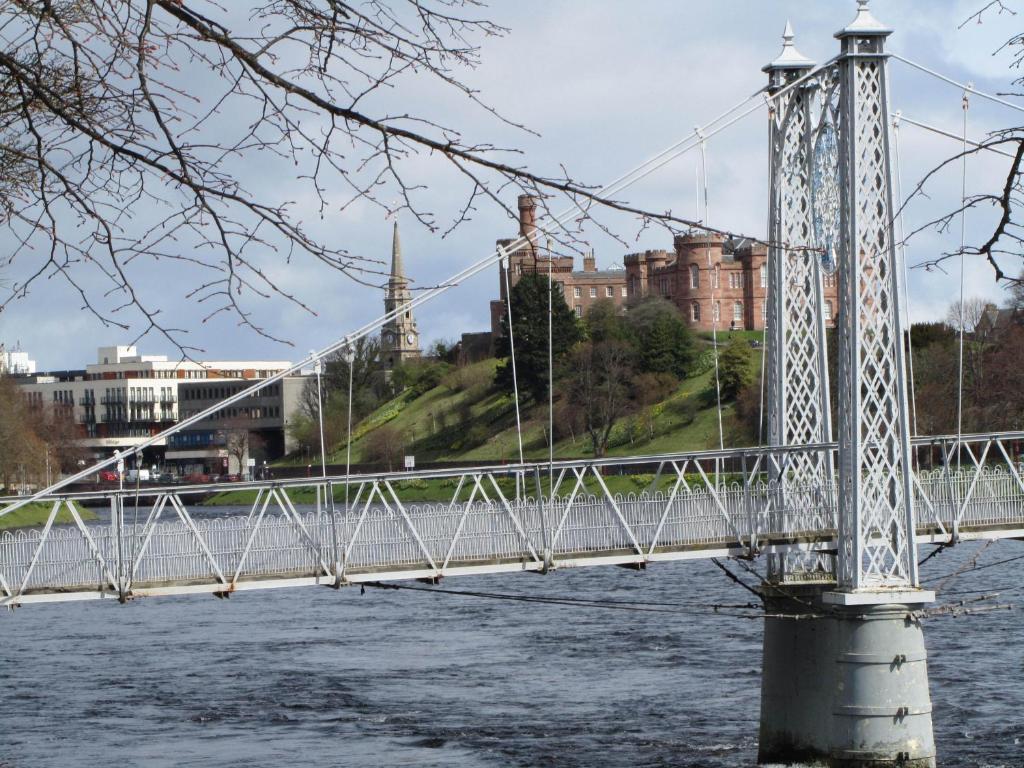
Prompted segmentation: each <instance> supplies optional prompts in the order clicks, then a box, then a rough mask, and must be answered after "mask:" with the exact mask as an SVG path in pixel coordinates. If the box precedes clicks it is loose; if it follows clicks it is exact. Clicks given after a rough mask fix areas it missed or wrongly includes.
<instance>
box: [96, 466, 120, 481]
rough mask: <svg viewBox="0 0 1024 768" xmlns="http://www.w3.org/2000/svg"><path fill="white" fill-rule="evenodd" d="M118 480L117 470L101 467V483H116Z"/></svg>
mask: <svg viewBox="0 0 1024 768" xmlns="http://www.w3.org/2000/svg"><path fill="white" fill-rule="evenodd" d="M117 480H118V475H117V472H115V471H114V470H112V469H101V470H100V482H101V483H116V482H117Z"/></svg>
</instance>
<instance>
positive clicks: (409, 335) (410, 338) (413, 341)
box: [405, 333, 416, 344]
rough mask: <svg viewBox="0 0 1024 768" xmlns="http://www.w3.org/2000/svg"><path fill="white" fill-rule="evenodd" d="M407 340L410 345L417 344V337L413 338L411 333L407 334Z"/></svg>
mask: <svg viewBox="0 0 1024 768" xmlns="http://www.w3.org/2000/svg"><path fill="white" fill-rule="evenodd" d="M405 340H406V341H407V342H409V343H410V344H415V343H416V337H415V336H413V335H412V334H411V333H408V334H406V336H405Z"/></svg>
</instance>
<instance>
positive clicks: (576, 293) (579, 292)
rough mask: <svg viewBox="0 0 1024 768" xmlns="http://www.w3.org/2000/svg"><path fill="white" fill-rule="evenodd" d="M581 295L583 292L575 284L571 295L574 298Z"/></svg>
mask: <svg viewBox="0 0 1024 768" xmlns="http://www.w3.org/2000/svg"><path fill="white" fill-rule="evenodd" d="M582 295H583V292H582V290H581V289H580V287H579V286H576V287H575V288H573V289H572V296H573V298H574V299H578V298H579V297H580V296H582Z"/></svg>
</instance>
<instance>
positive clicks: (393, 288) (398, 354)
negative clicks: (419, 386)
mask: <svg viewBox="0 0 1024 768" xmlns="http://www.w3.org/2000/svg"><path fill="white" fill-rule="evenodd" d="M411 302H412V292H411V291H410V290H409V279H408V278H407V277H406V276H405V265H404V264H403V263H402V241H401V239H400V237H399V235H398V222H397V221H395V223H394V233H393V234H392V236H391V275H390V277H389V278H388V287H387V290H386V291H385V292H384V311H385V312H386V313H387V314H388V315H390V316H391V318H390V319H389V320H388V322H386V323H385V324H384V327H383V328H381V359H382V360H383V361H384V367H385V369H388V370H390V369H391V368H394V367H395V365H397V364H399V363H402V362H405V361H406V360H408V359H410V358H414V357H419V356H420V346H419V332H418V331H417V330H416V320H415V319H413V316H412V307H411V306H410V303H411Z"/></svg>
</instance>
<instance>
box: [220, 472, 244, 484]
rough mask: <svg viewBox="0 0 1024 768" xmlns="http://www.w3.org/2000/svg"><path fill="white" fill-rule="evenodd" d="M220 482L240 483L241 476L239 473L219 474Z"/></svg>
mask: <svg viewBox="0 0 1024 768" xmlns="http://www.w3.org/2000/svg"><path fill="white" fill-rule="evenodd" d="M220 482H222V483H240V482H242V476H241V475H239V474H237V473H236V474H234V475H221V476H220Z"/></svg>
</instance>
